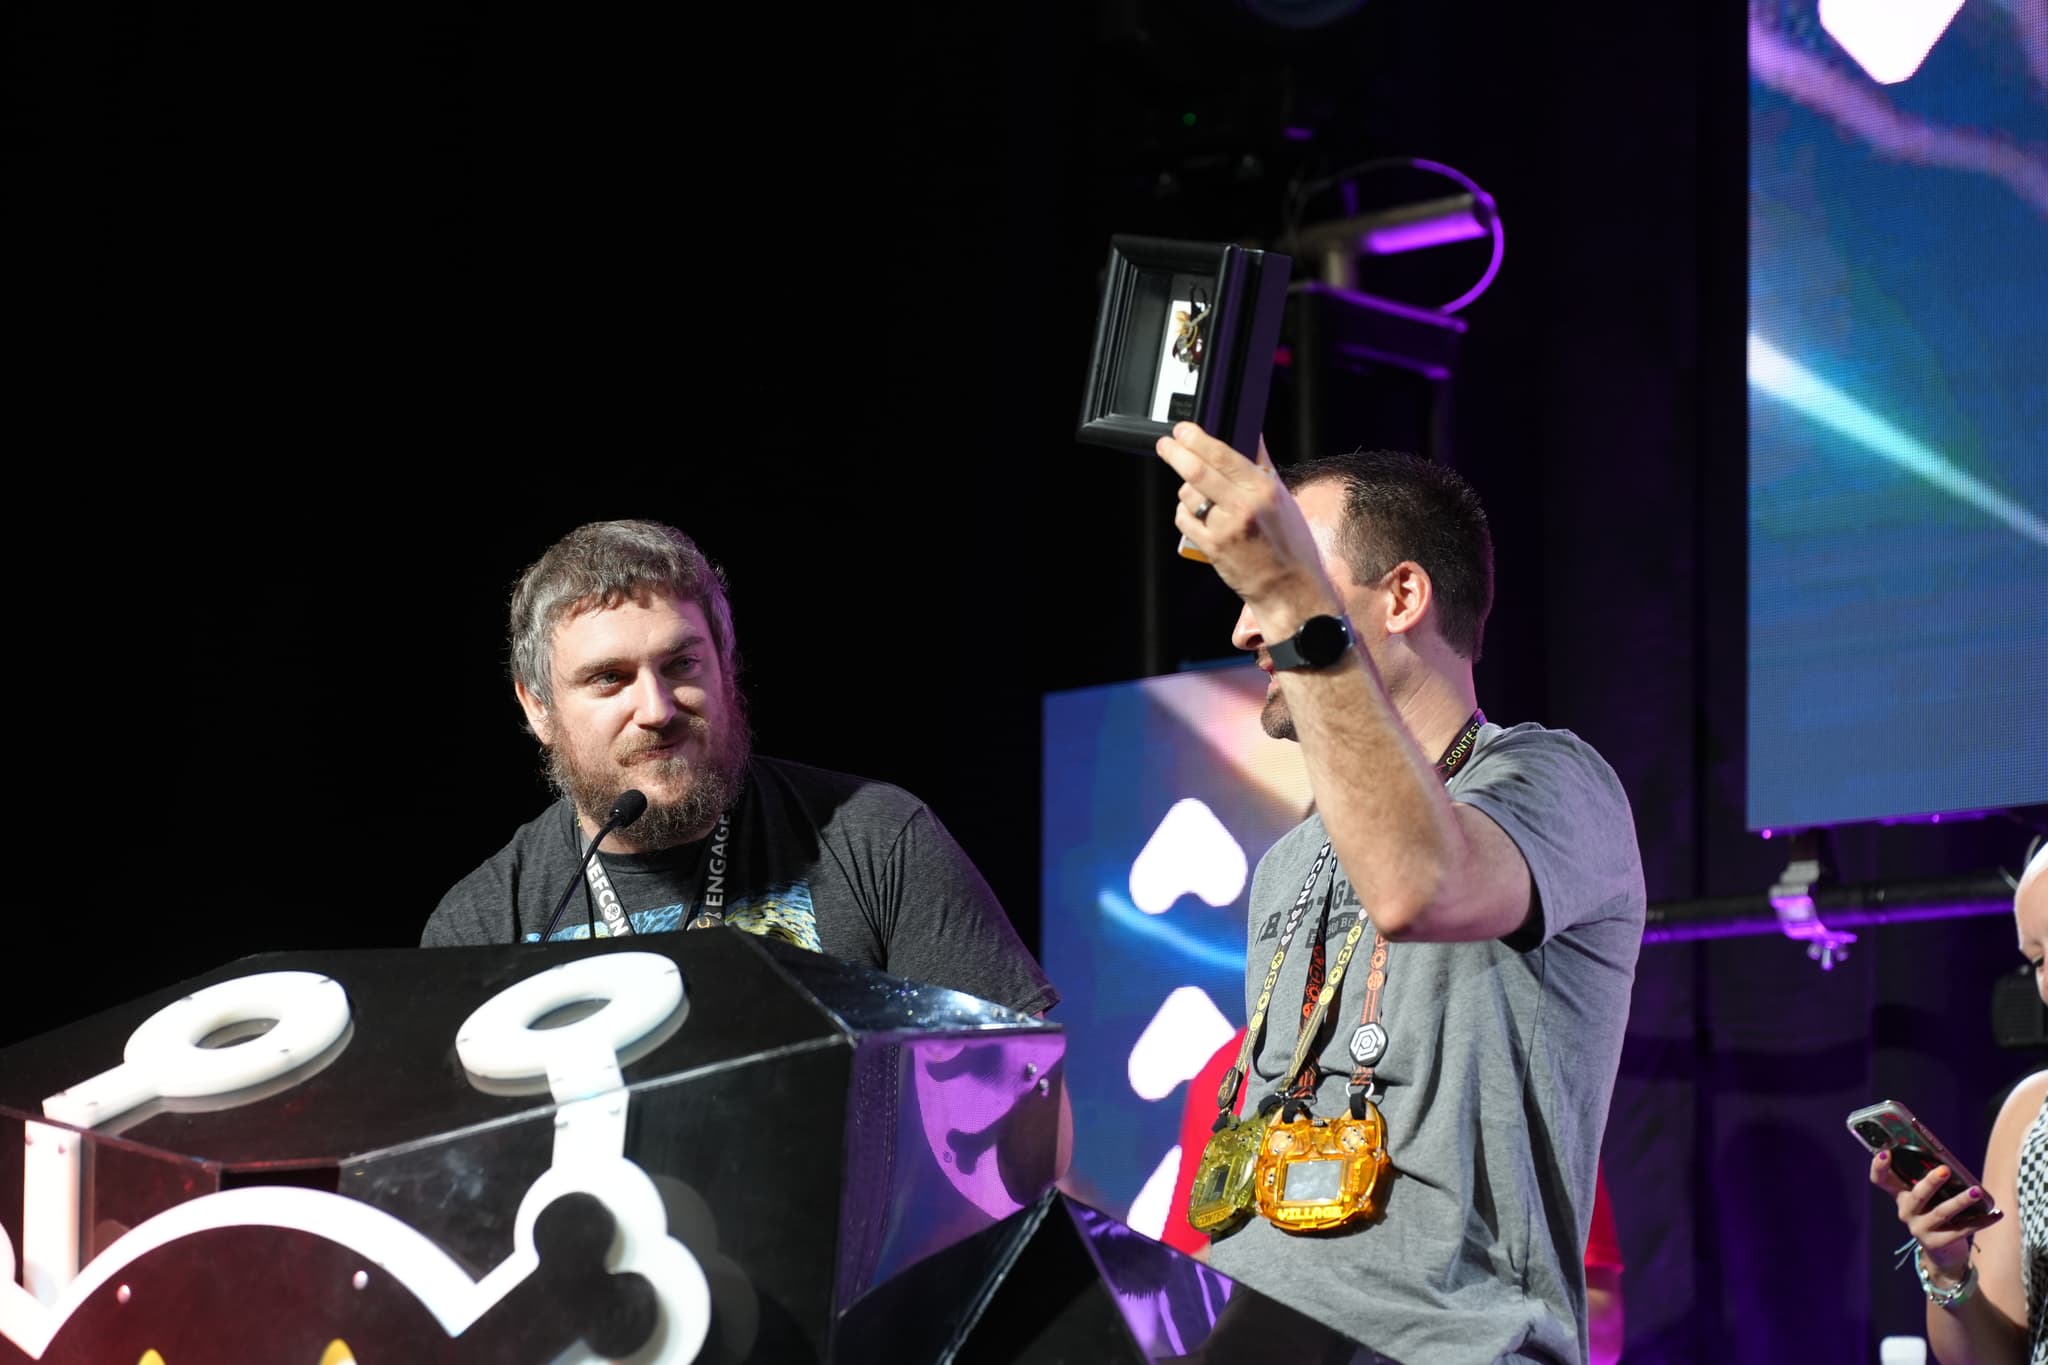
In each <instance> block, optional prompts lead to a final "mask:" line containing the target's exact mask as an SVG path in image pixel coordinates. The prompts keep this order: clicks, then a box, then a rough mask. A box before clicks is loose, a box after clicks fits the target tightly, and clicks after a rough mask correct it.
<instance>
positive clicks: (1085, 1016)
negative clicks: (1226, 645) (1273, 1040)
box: [1041, 657, 1309, 1237]
mask: <svg viewBox="0 0 2048 1365" xmlns="http://www.w3.org/2000/svg"><path fill="white" fill-rule="evenodd" d="M1265 683H1266V679H1265V675H1264V674H1262V673H1260V672H1259V671H1258V670H1257V669H1256V668H1254V667H1252V666H1251V663H1250V660H1249V658H1248V657H1247V658H1246V659H1245V660H1243V661H1242V662H1239V663H1238V664H1236V666H1233V667H1228V668H1219V669H1208V670H1202V671H1196V672H1189V673H1179V674H1173V675H1170V676H1167V677H1159V678H1147V679H1143V680H1141V681H1137V682H1129V683H1118V684H1113V685H1111V686H1107V687H1094V688H1087V689H1084V690H1081V691H1075V692H1063V693H1054V694H1052V695H1050V696H1048V697H1047V698H1046V699H1045V784H1044V802H1045V824H1044V871H1043V877H1044V897H1045V899H1044V921H1043V929H1042V935H1043V942H1042V945H1041V947H1042V952H1043V960H1044V964H1045V969H1046V972H1047V973H1048V974H1049V975H1050V976H1051V977H1052V979H1053V980H1054V981H1056V982H1058V983H1059V988H1060V995H1061V1000H1060V1007H1059V1014H1058V1017H1059V1019H1060V1021H1061V1022H1062V1023H1064V1024H1065V1025H1066V1026H1067V1036H1068V1039H1069V1050H1068V1053H1067V1063H1066V1082H1067V1091H1068V1094H1069V1096H1070V1097H1071V1099H1072V1101H1073V1106H1074V1165H1073V1169H1072V1171H1071V1173H1070V1175H1069V1177H1068V1181H1067V1183H1068V1186H1069V1188H1071V1189H1072V1190H1073V1192H1074V1193H1075V1194H1076V1195H1077V1196H1078V1197H1080V1198H1083V1199H1085V1200H1087V1201H1088V1202H1090V1203H1093V1204H1095V1205H1097V1206H1098V1207H1101V1208H1103V1209H1107V1210H1109V1211H1110V1212H1112V1213H1115V1214H1117V1215H1118V1216H1119V1217H1122V1218H1124V1219H1125V1220H1126V1221H1127V1222H1129V1223H1130V1225H1131V1226H1132V1227H1134V1228H1136V1229H1137V1230H1138V1231H1140V1232H1143V1233H1146V1234H1148V1235H1150V1236H1154V1237H1157V1236H1159V1235H1160V1233H1161V1231H1162V1229H1163V1227H1164V1225H1165V1221H1166V1218H1167V1215H1168V1205H1169V1203H1170V1196H1171V1194H1172V1191H1173V1183H1174V1176H1175V1174H1176V1173H1177V1171H1178V1169H1179V1162H1180V1159H1181V1152H1180V1149H1179V1145H1178V1144H1179V1140H1180V1121H1181V1112H1182V1107H1183V1105H1184V1104H1185V1103H1186V1099H1187V1093H1188V1082H1189V1080H1190V1079H1191V1078H1192V1077H1193V1076H1194V1074H1195V1073H1196V1071H1198V1070H1199V1069H1200V1068H1201V1067H1202V1065H1203V1064H1204V1063H1205V1062H1207V1061H1208V1060H1209V1058H1210V1056H1211V1054H1213V1053H1214V1052H1215V1051H1216V1049H1217V1048H1219V1047H1221V1046H1222V1045H1223V1044H1224V1043H1225V1042H1227V1041H1228V1040H1229V1039H1230V1037H1231V1035H1232V1034H1233V1033H1234V1032H1235V1031H1236V1029H1237V1026H1238V1025H1239V1024H1240V1023H1241V1022H1242V1021H1243V1019H1244V961H1245V916H1246V914H1247V908H1246V907H1247V897H1248V895H1249V893H1250V890H1251V872H1252V868H1253V867H1254V866H1256V865H1257V863H1258V860H1259V855H1260V854H1262V853H1263V852H1265V850H1266V848H1267V847H1268V846H1269V845H1271V844H1272V843H1273V841H1274V840H1276V839H1278V838H1279V837H1280V835H1282V834H1283V833H1285V832H1286V831H1287V830H1289V829H1291V828H1292V827H1293V826H1294V825H1296V824H1298V823H1299V822H1300V821H1301V820H1302V818H1303V817H1304V816H1306V815H1307V814H1308V810H1309V788H1308V774H1307V771H1306V769H1305V768H1304V767H1303V765H1302V762H1301V750H1300V746H1298V745H1295V744H1293V743H1290V742H1287V741H1283V740H1275V739H1268V738H1267V737H1266V735H1265V732H1264V731H1262V730H1261V729H1260V728H1259V708H1260V705H1261V703H1262V702H1263V700H1264V698H1265ZM1212 1103H1213V1101H1212ZM1194 1155H1195V1156H1199V1155H1200V1153H1195V1154H1194ZM1190 1159H1192V1158H1190Z"/></svg>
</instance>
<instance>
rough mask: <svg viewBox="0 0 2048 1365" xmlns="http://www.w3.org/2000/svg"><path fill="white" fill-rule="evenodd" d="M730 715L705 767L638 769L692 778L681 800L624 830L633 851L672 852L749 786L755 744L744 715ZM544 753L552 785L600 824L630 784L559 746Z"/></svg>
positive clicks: (663, 762) (653, 807)
mask: <svg viewBox="0 0 2048 1365" xmlns="http://www.w3.org/2000/svg"><path fill="white" fill-rule="evenodd" d="M727 715H728V717H729V718H730V719H731V722H732V723H731V725H730V726H729V727H728V728H727V729H726V731H725V733H724V734H723V735H721V736H719V737H718V739H717V740H716V741H715V742H714V744H713V745H712V747H711V749H710V752H709V755H708V757H707V758H706V759H705V761H704V762H703V763H701V764H697V763H692V762H691V761H690V760H689V759H687V758H664V759H659V760H657V761H656V762H653V763H648V764H643V765H640V770H641V771H644V772H647V773H650V774H653V775H656V776H659V777H662V778H674V777H677V776H688V777H690V778H691V781H690V784H689V786H688V787H686V788H685V789H684V791H683V795H682V798H681V799H680V800H678V801H672V802H668V803H665V804H657V803H655V802H653V801H651V800H650V801H649V802H648V804H647V810H646V811H645V812H644V813H643V814H642V815H641V816H640V818H639V819H637V820H635V821H634V822H633V824H632V826H631V828H630V829H629V830H627V831H626V832H625V837H627V838H629V839H630V840H631V841H632V842H633V844H634V846H635V847H638V848H642V849H646V850H649V851H652V850H655V849H663V848H674V847H675V846H676V845H677V844H680V843H684V842H686V841H687V840H689V839H690V838H691V837H692V836H694V835H697V834H699V833H700V832H701V831H702V830H704V829H705V827H706V826H708V825H710V824H712V823H713V822H714V821H716V820H717V819H718V817H719V816H720V815H722V814H723V813H724V812H725V811H726V810H727V809H728V808H729V807H730V806H731V805H732V803H733V802H734V801H737V800H738V799H739V795H740V790H741V788H743V787H744V786H745V785H746V779H747V760H748V759H749V758H751V757H752V756H753V751H754V740H753V735H752V734H751V733H750V732H749V730H748V728H747V723H746V715H745V712H744V711H741V710H740V709H739V708H737V707H735V708H732V709H731V710H729V711H728V712H727ZM693 728H697V729H699V730H700V732H701V729H702V728H707V727H705V726H704V722H703V721H702V720H701V719H697V720H695V721H694V726H693ZM541 753H542V754H543V755H544V761H545V765H546V768H547V775H548V783H549V785H551V786H552V787H554V789H555V792H556V794H557V795H560V796H566V797H568V798H569V800H570V802H571V803H572V804H574V805H575V807H576V809H577V810H579V811H582V812H583V813H585V814H586V815H588V816H590V818H591V819H593V820H596V821H599V822H602V821H603V820H604V818H605V816H607V815H608V814H610V813H611V808H612V805H613V803H614V802H616V801H617V800H618V799H619V796H620V795H621V794H622V793H623V792H625V791H626V790H627V789H628V787H629V786H630V785H631V784H630V783H623V782H621V781H620V779H619V778H618V777H617V776H616V775H615V774H612V773H609V772H608V773H606V774H604V775H602V776H599V775H597V774H594V773H587V772H584V771H582V770H581V769H579V768H577V767H576V766H575V765H574V763H573V762H572V761H571V760H570V759H569V758H568V757H567V756H566V755H565V754H564V753H563V750H562V748H561V747H560V746H552V745H551V746H548V747H545V748H543V749H542V750H541ZM650 785H651V784H650ZM643 790H644V789H643Z"/></svg>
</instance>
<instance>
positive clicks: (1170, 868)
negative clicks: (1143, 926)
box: [1131, 796, 1251, 915]
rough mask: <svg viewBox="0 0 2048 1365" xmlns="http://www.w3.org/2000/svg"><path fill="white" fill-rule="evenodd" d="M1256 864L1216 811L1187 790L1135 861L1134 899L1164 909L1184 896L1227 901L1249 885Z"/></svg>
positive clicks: (1155, 910) (1151, 909) (1148, 908)
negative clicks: (1251, 872) (1250, 860)
mask: <svg viewBox="0 0 2048 1365" xmlns="http://www.w3.org/2000/svg"><path fill="white" fill-rule="evenodd" d="M1250 870H1251V864H1250V863H1249V862H1247V861H1246V859H1245V856H1244V846H1243V845H1241V844H1239V843H1238V842H1237V840H1236V839H1234V838H1232V837H1231V834H1230V831H1229V830H1227V829H1225V828H1224V827H1223V822H1222V821H1221V820H1218V819H1217V818H1216V812H1214V811H1212V810H1210V809H1209V808H1208V807H1207V806H1205V805H1203V804H1202V803H1201V802H1200V801H1197V800H1196V799H1195V798H1194V797H1192V796H1188V797H1183V798H1182V799H1180V800H1178V801H1176V802H1174V803H1173V809H1172V810H1169V811H1168V812H1166V818H1165V819H1163V820H1161V821H1160V822H1159V828H1157V829H1155V830H1153V831H1152V837H1151V838H1150V839H1147V840H1146V841H1145V847H1144V848H1142V849H1140V850H1138V856H1137V858H1136V860H1135V861H1133V862H1132V863H1131V904H1133V905H1135V906H1137V907H1138V908H1139V909H1140V910H1143V911H1144V912H1145V913H1146V914H1148V915H1163V914H1165V913H1166V912H1167V911H1168V910H1170V909H1172V908H1173V903H1174V902H1175V901H1177V900H1179V899H1180V898H1181V897H1182V896H1185V895H1189V894H1191V893H1192V894H1194V895H1197V896H1200V897H1201V898H1202V899H1203V900H1205V901H1207V902H1208V903H1209V904H1210V905H1228V904H1230V903H1231V902H1232V901H1234V900H1236V899H1237V898H1238V896H1239V895H1240V894H1242V893H1243V891H1244V879H1245V876H1246V874H1247V873H1248V872H1249V871H1250Z"/></svg>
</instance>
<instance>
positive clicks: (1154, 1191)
mask: <svg viewBox="0 0 2048 1365" xmlns="http://www.w3.org/2000/svg"><path fill="white" fill-rule="evenodd" d="M1179 1179H1180V1147H1179V1146H1178V1145H1176V1146H1174V1147H1171V1148H1169V1149H1167V1153H1166V1159H1165V1160H1163V1161H1161V1162H1160V1163H1159V1165H1158V1167H1157V1169H1155V1170H1154V1171H1153V1172H1152V1174H1151V1175H1150V1176H1148V1177H1146V1180H1145V1184H1144V1187H1143V1188H1141V1189H1140V1190H1139V1191H1138V1197H1137V1198H1136V1199H1133V1200H1132V1201H1131V1216H1130V1218H1128V1219H1127V1220H1126V1221H1127V1222H1128V1223H1129V1224H1130V1225H1131V1231H1133V1232H1142V1233H1144V1234H1145V1235H1146V1236H1147V1237H1150V1238H1151V1239H1152V1240H1153V1241H1155V1242H1156V1241H1159V1240H1160V1239H1161V1238H1163V1237H1165V1236H1166V1215H1167V1214H1169V1213H1171V1212H1173V1186H1174V1182H1175V1181H1177V1180H1179Z"/></svg>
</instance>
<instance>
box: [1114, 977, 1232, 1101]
mask: <svg viewBox="0 0 2048 1365" xmlns="http://www.w3.org/2000/svg"><path fill="white" fill-rule="evenodd" d="M1236 1032H1237V1029H1236V1027H1235V1026H1234V1025H1232V1024H1231V1022H1230V1021H1229V1020H1228V1019H1225V1018H1224V1017H1223V1011H1222V1010H1219V1009H1217V1008H1216V1002H1215V1001H1214V1000H1211V999H1210V998H1209V993H1208V992H1207V991H1205V990H1203V989H1202V988H1201V987H1200V986H1179V987H1176V988H1175V989H1174V991H1173V992H1172V993H1171V994H1170V995H1168V996H1167V997H1166V999H1165V1000H1163V1001H1161V1002H1160V1005H1159V1010H1158V1012H1157V1013H1155V1014H1154V1015H1153V1016H1152V1022H1151V1023H1149V1024H1147V1025H1145V1031H1144V1032H1143V1033H1140V1034H1139V1035H1138V1041H1137V1042H1136V1043H1134V1044H1132V1046H1131V1059H1130V1061H1129V1062H1127V1063H1125V1067H1124V1069H1125V1072H1126V1073H1127V1074H1128V1075H1129V1076H1130V1078H1131V1089H1133V1090H1135V1091H1137V1092H1138V1097H1139V1098H1140V1099H1147V1100H1163V1099H1165V1098H1166V1097H1167V1096H1168V1095H1171V1094H1172V1093H1173V1091H1174V1087H1176V1086H1178V1085H1179V1084H1180V1083H1181V1082H1182V1081H1185V1080H1188V1079H1190V1078H1192V1077H1193V1076H1194V1074H1195V1073H1196V1072H1197V1071H1200V1070H1201V1069H1202V1067H1203V1065H1204V1064H1206V1063H1207V1062H1208V1060H1209V1059H1210V1058H1211V1057H1213V1056H1215V1055H1216V1049H1217V1048H1219V1047H1222V1046H1223V1045H1224V1044H1225V1043H1227V1042H1229V1041H1230V1038H1231V1035H1232V1034H1234V1033H1236Z"/></svg>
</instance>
